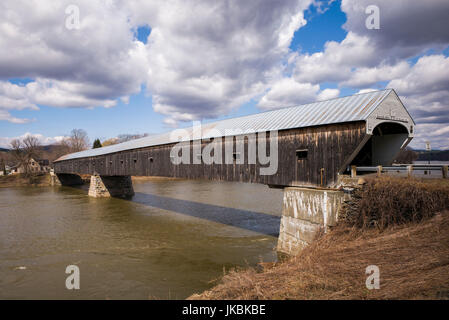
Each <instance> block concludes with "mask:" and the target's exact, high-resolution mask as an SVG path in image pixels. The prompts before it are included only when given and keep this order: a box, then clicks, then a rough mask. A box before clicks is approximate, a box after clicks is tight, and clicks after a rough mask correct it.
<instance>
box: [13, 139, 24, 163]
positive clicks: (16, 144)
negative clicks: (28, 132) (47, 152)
mask: <svg viewBox="0 0 449 320" xmlns="http://www.w3.org/2000/svg"><path fill="white" fill-rule="evenodd" d="M10 146H11V155H12V157H13V159H14V160H15V162H16V163H15V164H16V166H18V167H19V166H22V165H24V164H25V161H26V157H25V152H23V148H22V146H23V145H22V141H20V140H19V139H13V140H12V141H11V143H10Z"/></svg>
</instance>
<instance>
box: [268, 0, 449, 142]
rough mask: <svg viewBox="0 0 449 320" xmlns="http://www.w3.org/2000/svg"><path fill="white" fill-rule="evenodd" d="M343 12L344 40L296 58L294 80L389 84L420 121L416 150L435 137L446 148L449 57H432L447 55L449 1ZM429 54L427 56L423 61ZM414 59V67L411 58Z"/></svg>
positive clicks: (350, 7) (374, 1)
mask: <svg viewBox="0 0 449 320" xmlns="http://www.w3.org/2000/svg"><path fill="white" fill-rule="evenodd" d="M369 5H377V6H378V7H379V9H380V29H379V30H375V29H374V30H371V29H367V28H366V25H365V20H366V18H367V14H366V13H365V9H366V7H368V6H369ZM341 9H342V11H344V12H345V13H346V16H347V21H346V23H345V24H344V28H345V29H346V31H347V32H348V33H347V35H346V37H345V39H344V40H342V41H341V42H336V41H329V42H327V43H326V44H325V46H324V49H323V51H321V52H316V53H313V54H308V53H303V54H299V53H298V54H296V55H293V56H292V58H291V59H290V60H289V63H290V64H291V65H290V68H292V70H293V73H292V76H291V77H292V79H293V80H295V81H296V82H298V83H303V84H304V83H309V84H310V87H313V86H314V85H319V84H321V83H323V82H333V83H335V84H336V85H338V86H339V87H340V88H353V89H359V91H360V92H367V91H369V90H373V89H372V88H373V87H377V88H378V87H379V83H380V84H385V83H387V87H389V88H394V89H396V91H397V92H398V94H399V95H400V96H401V99H402V100H403V102H404V103H405V105H406V107H407V108H408V109H409V111H410V113H411V114H412V116H413V117H414V118H415V120H416V122H417V130H416V138H415V140H414V141H413V143H412V145H413V146H416V147H423V144H424V141H425V140H426V139H430V138H432V140H433V141H435V144H436V146H437V147H440V148H447V147H448V146H449V144H448V140H447V137H448V136H449V134H448V132H447V131H446V129H445V128H447V127H448V126H449V116H448V114H449V112H448V108H449V66H448V58H446V57H445V56H444V55H442V54H435V53H433V54H429V53H428V52H429V50H433V52H438V51H442V50H443V49H445V48H447V47H448V45H449V33H447V32H446V30H447V26H448V22H447V12H449V2H447V1H444V0H431V1H425V2H422V1H405V0H398V1H387V0H362V1H355V0H343V1H342V4H341ZM424 53H426V54H427V55H424V56H422V57H420V56H421V55H423V54H424ZM415 57H418V59H417V62H416V63H415V64H414V62H413V60H410V58H415ZM419 57H420V58H419ZM283 82H284V83H285V81H283ZM264 98H265V97H264Z"/></svg>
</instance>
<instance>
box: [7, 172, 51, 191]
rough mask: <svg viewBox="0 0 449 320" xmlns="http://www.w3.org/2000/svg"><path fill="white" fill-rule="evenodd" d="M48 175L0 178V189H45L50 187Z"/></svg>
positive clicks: (15, 175)
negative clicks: (31, 187)
mask: <svg viewBox="0 0 449 320" xmlns="http://www.w3.org/2000/svg"><path fill="white" fill-rule="evenodd" d="M50 185H51V182H50V174H49V173H43V174H33V175H28V176H27V175H24V174H10V175H7V176H0V188H10V187H29V186H33V187H47V186H50Z"/></svg>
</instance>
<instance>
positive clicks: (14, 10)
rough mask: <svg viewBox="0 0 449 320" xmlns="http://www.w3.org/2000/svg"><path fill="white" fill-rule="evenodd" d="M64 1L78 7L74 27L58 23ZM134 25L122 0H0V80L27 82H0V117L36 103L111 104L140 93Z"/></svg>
mask: <svg viewBox="0 0 449 320" xmlns="http://www.w3.org/2000/svg"><path fill="white" fill-rule="evenodd" d="M69 4H74V5H77V6H78V7H79V8H80V23H81V25H80V26H81V27H80V29H78V30H77V29H73V30H69V29H67V28H66V26H65V20H66V18H67V17H68V15H67V14H66V13H65V9H66V7H67V6H68V5H69ZM133 27H134V26H133V25H131V23H130V21H129V12H128V11H127V10H125V7H124V4H123V3H122V2H121V1H106V2H104V1H102V2H99V1H88V0H77V1H71V0H64V1H57V2H55V1H37V0H35V1H29V0H14V1H2V2H1V3H0V47H1V48H4V49H5V50H1V51H0V79H5V80H6V79H9V78H27V79H31V80H34V81H33V82H31V83H28V84H27V85H26V86H18V85H11V84H9V85H7V84H5V83H6V82H2V83H0V87H3V90H2V88H0V110H1V111H2V114H3V115H5V112H6V111H5V110H6V109H8V110H13V109H15V110H20V109H23V108H33V109H36V108H37V107H36V104H44V105H47V106H54V107H95V106H105V107H110V106H113V105H114V104H115V103H116V102H115V101H116V99H118V98H120V97H124V96H129V95H130V94H133V93H137V92H139V91H140V88H141V84H142V83H143V82H144V80H145V77H146V70H147V67H146V65H147V61H146V50H145V47H144V45H143V44H142V43H141V42H139V41H136V40H135V39H134V35H133ZM6 48H7V49H6ZM1 119H3V120H8V121H12V122H17V121H16V120H14V119H15V118H13V117H8V116H3V117H2V118H1ZM19 122H20V121H19Z"/></svg>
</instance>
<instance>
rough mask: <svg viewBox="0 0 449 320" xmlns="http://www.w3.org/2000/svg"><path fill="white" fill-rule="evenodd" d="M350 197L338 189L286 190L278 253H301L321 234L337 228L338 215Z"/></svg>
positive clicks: (292, 188)
mask: <svg viewBox="0 0 449 320" xmlns="http://www.w3.org/2000/svg"><path fill="white" fill-rule="evenodd" d="M349 198H350V195H349V194H347V193H345V192H343V191H338V190H322V189H309V188H298V187H288V188H285V189H284V199H283V206H282V218H281V226H280V231H279V239H278V245H277V251H278V252H280V253H283V254H287V255H296V254H298V253H299V252H300V251H301V250H302V249H303V248H304V247H305V246H307V245H308V244H310V243H311V242H312V241H313V240H314V239H315V237H316V236H317V234H318V233H319V232H326V231H327V229H328V227H331V226H335V224H336V223H337V219H338V212H339V210H340V209H341V207H342V205H343V203H344V201H345V200H348V199H349Z"/></svg>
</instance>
